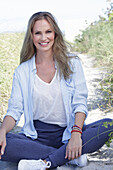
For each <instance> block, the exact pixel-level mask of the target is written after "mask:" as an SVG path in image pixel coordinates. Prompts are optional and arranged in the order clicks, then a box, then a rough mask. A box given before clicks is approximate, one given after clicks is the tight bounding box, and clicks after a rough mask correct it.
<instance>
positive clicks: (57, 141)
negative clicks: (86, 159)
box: [2, 119, 113, 168]
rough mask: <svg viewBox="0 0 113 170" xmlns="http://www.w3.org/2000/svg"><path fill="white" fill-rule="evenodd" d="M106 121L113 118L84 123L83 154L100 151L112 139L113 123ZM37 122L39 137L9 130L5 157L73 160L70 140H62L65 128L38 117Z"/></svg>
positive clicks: (60, 162)
mask: <svg viewBox="0 0 113 170" xmlns="http://www.w3.org/2000/svg"><path fill="white" fill-rule="evenodd" d="M104 122H112V120H111V119H102V120H99V121H96V122H94V123H91V124H88V125H84V126H83V133H82V146H83V147H82V154H85V153H92V152H95V151H97V150H98V149H99V148H101V147H102V146H103V145H104V144H105V142H106V141H107V140H108V139H109V136H108V134H110V133H111V132H113V123H112V125H110V124H108V126H107V127H105V126H103V124H104ZM34 126H35V128H36V130H37V132H38V134H39V135H38V138H37V139H36V140H32V139H31V138H29V137H26V136H25V135H23V134H13V133H8V134H7V146H6V149H5V153H4V155H3V156H2V161H11V162H19V161H20V160H21V159H36V160H38V159H43V160H44V159H46V160H47V161H48V160H49V161H51V163H52V166H51V167H52V168H54V167H57V166H60V165H63V164H65V163H66V162H68V161H69V160H68V159H65V152H66V146H67V144H63V143H62V135H63V132H64V130H65V128H63V127H60V126H58V125H53V124H47V123H43V122H41V121H38V120H36V121H34Z"/></svg>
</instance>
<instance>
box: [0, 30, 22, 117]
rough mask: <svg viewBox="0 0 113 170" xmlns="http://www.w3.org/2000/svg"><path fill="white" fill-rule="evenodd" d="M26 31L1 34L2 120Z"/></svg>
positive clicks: (0, 104) (0, 99)
mask: <svg viewBox="0 0 113 170" xmlns="http://www.w3.org/2000/svg"><path fill="white" fill-rule="evenodd" d="M23 38H24V33H4V34H0V120H1V119H2V117H3V115H4V114H5V113H6V110H7V101H8V99H9V97H10V93H11V87H12V78H13V72H14V69H15V68H16V67H17V66H18V64H19V55H20V50H21V46H22V42H23Z"/></svg>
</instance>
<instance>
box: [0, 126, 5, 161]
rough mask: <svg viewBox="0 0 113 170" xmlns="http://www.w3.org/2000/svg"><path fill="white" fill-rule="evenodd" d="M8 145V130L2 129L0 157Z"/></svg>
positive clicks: (0, 130) (0, 133) (0, 131)
mask: <svg viewBox="0 0 113 170" xmlns="http://www.w3.org/2000/svg"><path fill="white" fill-rule="evenodd" d="M5 147H6V132H5V130H4V129H2V128H1V129H0V159H1V156H2V155H3V154H4V151H5Z"/></svg>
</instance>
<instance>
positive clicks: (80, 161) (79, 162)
mask: <svg viewBox="0 0 113 170" xmlns="http://www.w3.org/2000/svg"><path fill="white" fill-rule="evenodd" d="M68 164H70V165H77V166H79V167H83V166H86V165H87V155H86V154H84V155H81V156H80V157H79V158H77V159H74V160H71V161H69V162H68Z"/></svg>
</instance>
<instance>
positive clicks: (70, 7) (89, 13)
mask: <svg viewBox="0 0 113 170" xmlns="http://www.w3.org/2000/svg"><path fill="white" fill-rule="evenodd" d="M107 6H108V2H107V1H106V0H68V1H66V0H1V2H0V33H3V32H15V31H25V30H26V27H27V22H28V19H29V18H30V16H31V15H32V14H33V13H35V12H38V11H48V12H51V13H52V14H53V15H54V16H55V17H56V19H57V22H58V24H59V26H60V29H61V30H62V31H63V33H64V34H65V37H66V39H67V40H68V41H71V42H72V41H73V39H74V37H75V36H76V35H78V34H79V33H80V30H82V29H84V28H85V27H86V26H88V24H90V23H91V22H94V21H95V20H98V19H99V15H104V11H105V9H106V8H107Z"/></svg>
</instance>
